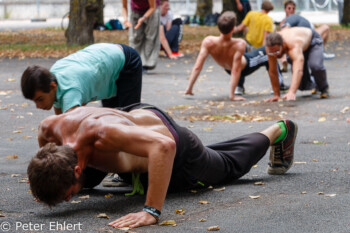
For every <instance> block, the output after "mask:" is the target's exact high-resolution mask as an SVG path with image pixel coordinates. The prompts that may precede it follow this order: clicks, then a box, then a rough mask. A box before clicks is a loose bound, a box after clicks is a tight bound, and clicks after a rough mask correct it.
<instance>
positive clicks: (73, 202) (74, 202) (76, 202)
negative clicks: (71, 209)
mask: <svg viewBox="0 0 350 233" xmlns="http://www.w3.org/2000/svg"><path fill="white" fill-rule="evenodd" d="M80 202H81V201H71V203H72V204H78V203H80Z"/></svg>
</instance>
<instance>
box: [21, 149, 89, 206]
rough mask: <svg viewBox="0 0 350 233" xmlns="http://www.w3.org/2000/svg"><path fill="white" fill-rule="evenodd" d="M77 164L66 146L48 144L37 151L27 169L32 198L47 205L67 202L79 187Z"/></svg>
mask: <svg viewBox="0 0 350 233" xmlns="http://www.w3.org/2000/svg"><path fill="white" fill-rule="evenodd" d="M77 164H78V158H77V155H76V153H75V151H74V150H73V149H72V148H70V147H69V146H57V145H56V144H55V143H48V144H46V145H45V146H44V147H42V148H41V149H39V151H38V152H37V154H36V155H35V156H34V157H33V158H32V160H31V161H30V163H29V166H28V169H27V173H28V178H29V183H30V188H31V190H32V194H33V196H34V197H35V198H37V199H38V200H39V201H41V202H44V203H45V204H47V205H49V206H54V205H56V204H58V203H60V202H62V201H63V200H66V201H68V200H69V199H70V198H71V197H72V196H73V195H74V194H76V193H77V192H79V190H80V189H81V187H82V180H83V177H82V176H81V175H82V171H81V169H80V167H79V166H78V165H77Z"/></svg>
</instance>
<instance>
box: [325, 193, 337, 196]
mask: <svg viewBox="0 0 350 233" xmlns="http://www.w3.org/2000/svg"><path fill="white" fill-rule="evenodd" d="M336 195H337V194H335V193H331V194H326V195H325V196H326V197H335V196H336Z"/></svg>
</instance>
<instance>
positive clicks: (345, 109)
mask: <svg viewBox="0 0 350 233" xmlns="http://www.w3.org/2000/svg"><path fill="white" fill-rule="evenodd" d="M349 110H350V108H349V107H348V106H346V107H345V108H343V109H342V110H341V111H340V112H341V113H345V112H346V111H349Z"/></svg>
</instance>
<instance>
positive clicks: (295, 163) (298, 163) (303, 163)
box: [293, 161, 306, 164]
mask: <svg viewBox="0 0 350 233" xmlns="http://www.w3.org/2000/svg"><path fill="white" fill-rule="evenodd" d="M293 164H306V162H297V161H296V162H293Z"/></svg>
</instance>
